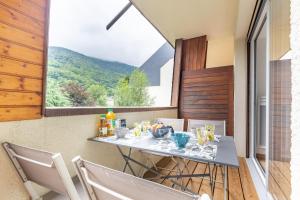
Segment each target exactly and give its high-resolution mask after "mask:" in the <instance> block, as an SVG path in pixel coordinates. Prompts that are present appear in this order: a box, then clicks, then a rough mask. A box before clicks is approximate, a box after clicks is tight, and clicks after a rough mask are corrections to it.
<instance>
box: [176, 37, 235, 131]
mask: <svg viewBox="0 0 300 200" xmlns="http://www.w3.org/2000/svg"><path fill="white" fill-rule="evenodd" d="M207 48H208V47H207V37H206V36H201V37H197V38H192V39H187V40H182V39H178V40H176V46H175V49H176V51H175V62H174V73H173V89H172V106H178V116H179V118H184V119H185V128H186V127H187V120H188V119H199V120H226V124H227V128H226V129H227V130H226V134H227V135H231V136H233V135H234V133H233V112H234V111H233V108H234V94H233V91H234V85H233V66H225V67H216V68H210V69H206V57H207Z"/></svg>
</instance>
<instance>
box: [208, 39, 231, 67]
mask: <svg viewBox="0 0 300 200" xmlns="http://www.w3.org/2000/svg"><path fill="white" fill-rule="evenodd" d="M233 63H234V38H233V37H225V38H218V39H213V40H211V39H210V38H208V47H207V60H206V67H207V68H212V67H221V66H227V65H233Z"/></svg>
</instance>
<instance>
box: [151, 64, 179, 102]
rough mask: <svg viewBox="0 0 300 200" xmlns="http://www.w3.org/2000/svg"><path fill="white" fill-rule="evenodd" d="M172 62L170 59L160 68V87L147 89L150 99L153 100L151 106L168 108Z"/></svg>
mask: <svg viewBox="0 0 300 200" xmlns="http://www.w3.org/2000/svg"><path fill="white" fill-rule="evenodd" d="M173 65H174V60H173V59H170V60H169V61H168V62H167V63H166V64H165V65H164V66H163V67H161V68H160V86H151V87H148V91H149V94H150V96H151V97H153V98H154V105H153V106H170V104H171V91H172V81H173Z"/></svg>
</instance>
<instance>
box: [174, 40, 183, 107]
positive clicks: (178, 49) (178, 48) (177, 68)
mask: <svg viewBox="0 0 300 200" xmlns="http://www.w3.org/2000/svg"><path fill="white" fill-rule="evenodd" d="M182 42H183V40H182V39H178V40H176V42H175V58H174V68H173V84H172V98H171V106H175V107H178V99H179V88H180V79H181V57H182Z"/></svg>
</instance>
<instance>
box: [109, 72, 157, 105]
mask: <svg viewBox="0 0 300 200" xmlns="http://www.w3.org/2000/svg"><path fill="white" fill-rule="evenodd" d="M148 85H149V81H148V78H147V76H146V74H145V73H143V72H142V71H140V70H135V71H133V72H132V74H131V75H130V76H129V77H126V78H124V79H122V80H120V81H119V82H118V84H117V86H116V88H115V91H114V103H115V104H116V105H117V106H150V105H152V104H153V99H152V98H151V97H150V95H149V94H148V91H147V88H146V87H147V86H148Z"/></svg>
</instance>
